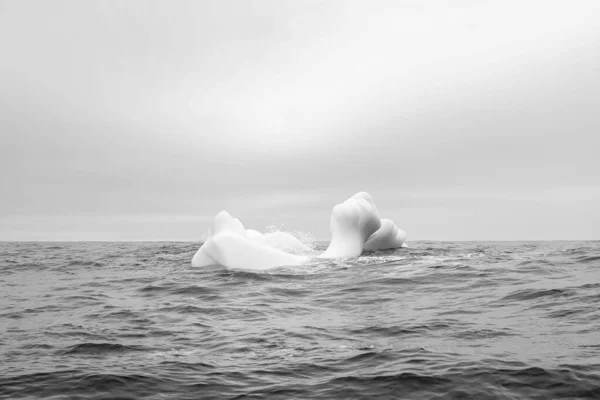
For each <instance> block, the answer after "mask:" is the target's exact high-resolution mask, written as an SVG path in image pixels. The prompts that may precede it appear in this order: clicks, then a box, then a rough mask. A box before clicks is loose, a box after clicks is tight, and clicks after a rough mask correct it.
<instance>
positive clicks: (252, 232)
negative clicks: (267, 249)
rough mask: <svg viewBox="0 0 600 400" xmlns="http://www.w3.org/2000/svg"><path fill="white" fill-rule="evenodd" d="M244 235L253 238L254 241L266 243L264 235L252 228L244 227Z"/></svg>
mask: <svg viewBox="0 0 600 400" xmlns="http://www.w3.org/2000/svg"><path fill="white" fill-rule="evenodd" d="M246 236H248V238H249V239H252V240H254V241H255V242H258V243H262V244H266V243H267V240H266V239H265V235H263V234H262V233H260V232H259V231H255V230H254V229H246Z"/></svg>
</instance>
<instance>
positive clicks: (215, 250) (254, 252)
mask: <svg viewBox="0 0 600 400" xmlns="http://www.w3.org/2000/svg"><path fill="white" fill-rule="evenodd" d="M329 225H330V230H331V242H330V243H329V247H328V248H327V250H326V251H325V252H324V253H323V254H322V255H321V256H320V257H323V258H350V257H358V256H360V255H361V253H362V252H363V250H364V249H369V250H379V249H390V248H397V247H406V243H405V241H406V233H405V232H404V231H402V230H400V229H398V228H397V227H396V225H395V224H394V222H393V221H392V220H389V219H383V220H382V219H381V218H380V217H379V212H378V211H377V207H375V203H374V202H373V199H372V198H371V196H370V195H369V194H368V193H366V192H360V193H357V194H355V195H354V196H352V197H351V198H349V199H348V200H346V201H344V202H343V203H341V204H337V205H336V206H335V207H333V211H332V213H331V219H330V224H329ZM311 256H314V253H313V250H312V249H311V248H310V247H309V246H307V245H306V244H304V243H302V241H300V240H299V239H297V238H296V237H295V236H293V235H291V234H289V233H285V232H280V231H277V232H271V233H266V234H262V233H260V232H258V231H255V230H253V229H245V228H244V225H243V224H242V223H241V222H240V221H239V220H238V219H236V218H233V217H232V216H231V215H230V214H229V213H228V212H227V211H221V212H220V213H219V214H217V215H216V216H215V218H214V220H213V225H212V235H211V236H210V237H209V238H208V239H207V240H206V241H205V242H204V244H203V245H202V246H201V247H200V249H198V251H197V252H196V254H195V255H194V257H193V258H192V265H193V266H196V267H202V266H207V265H215V264H219V265H223V266H225V267H228V268H236V269H253V270H265V269H269V268H273V267H278V266H293V265H299V264H302V263H304V262H306V261H307V260H308V259H309V257H311Z"/></svg>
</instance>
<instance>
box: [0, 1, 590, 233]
mask: <svg viewBox="0 0 600 400" xmlns="http://www.w3.org/2000/svg"><path fill="white" fill-rule="evenodd" d="M599 71H600V1H598V0H589V1H585V0H581V1H580V0H572V1H564V0H561V1H553V0H540V1H535V0H519V1H507V0H488V1H484V0H478V1H475V0H473V1H469V0H460V1H459V0H453V1H450V0H448V1H442V0H440V1H434V0H431V1H425V0H414V1H408V0H406V1H400V0H391V1H371V0H369V1H367V0H363V1H351V0H343V1H342V0H337V1H336V0H330V1H309V0H296V1H283V0H272V1H267V0H265V1H245V0H244V1H242V0H237V1H233V0H214V1H167V0H164V1H134V0H127V1H106V0H102V1H81V0H72V1H59V0H53V1H44V0H40V1H28V0H9V1H6V0H4V1H3V0H0V135H1V136H0V137H1V143H0V181H1V183H2V190H1V197H0V199H1V200H0V204H1V208H0V240H199V239H201V238H202V236H203V235H204V234H205V232H206V231H207V229H208V228H209V226H210V220H211V218H212V216H213V215H215V214H216V213H217V212H219V211H221V210H222V209H226V210H228V211H229V212H230V213H232V214H233V215H234V216H236V217H238V218H240V219H241V220H242V222H243V223H244V224H245V225H246V227H249V228H254V229H258V230H263V229H264V228H265V226H268V225H276V226H278V227H282V228H283V229H285V230H289V231H294V230H301V231H303V232H309V233H311V234H312V235H313V236H314V237H316V238H317V239H320V240H327V239H328V238H329V233H328V229H329V213H330V211H331V208H332V207H333V205H334V204H336V203H339V202H341V201H343V200H345V199H346V198H348V197H349V196H351V195H352V194H354V193H355V192H358V191H368V192H369V193H370V194H371V195H372V196H373V198H374V199H375V202H376V204H377V206H378V208H379V211H380V213H381V215H382V217H386V218H392V219H394V220H395V221H396V223H397V225H398V226H399V227H400V228H402V229H404V230H406V231H407V232H408V234H409V240H410V239H413V240H419V239H432V240H518V239H524V240H532V239H600V206H599V205H600V152H599V149H600V72H599Z"/></svg>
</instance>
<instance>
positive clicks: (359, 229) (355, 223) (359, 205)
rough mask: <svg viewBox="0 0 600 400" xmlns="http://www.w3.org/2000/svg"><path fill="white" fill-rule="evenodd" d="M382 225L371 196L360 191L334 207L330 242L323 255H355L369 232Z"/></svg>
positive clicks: (338, 256) (329, 256)
mask: <svg viewBox="0 0 600 400" xmlns="http://www.w3.org/2000/svg"><path fill="white" fill-rule="evenodd" d="M380 226H381V219H380V218H379V212H378V211H377V208H376V207H375V203H374V202H373V199H372V198H371V196H370V195H369V194H368V193H366V192H360V193H357V194H355V195H354V196H352V197H350V198H349V199H348V200H346V201H344V202H343V203H341V204H337V205H336V206H335V207H333V211H332V213H331V220H330V223H329V229H330V230H331V242H330V243H329V247H328V248H327V250H325V252H324V253H323V254H322V255H321V257H324V258H341V257H358V256H360V254H361V253H362V251H363V246H364V244H365V242H366V241H367V239H368V238H369V236H371V235H372V234H373V233H374V232H375V231H377V230H378V229H379V227H380Z"/></svg>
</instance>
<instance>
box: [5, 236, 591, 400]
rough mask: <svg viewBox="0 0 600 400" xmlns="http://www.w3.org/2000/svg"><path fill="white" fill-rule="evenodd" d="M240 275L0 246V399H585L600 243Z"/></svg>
mask: <svg viewBox="0 0 600 400" xmlns="http://www.w3.org/2000/svg"><path fill="white" fill-rule="evenodd" d="M410 245H411V248H409V249H399V250H394V251H387V252H386V251H382V252H375V253H370V254H366V255H363V256H362V257H360V258H358V259H355V260H347V261H343V262H328V263H320V264H319V263H313V264H310V265H307V266H304V267H297V268H294V269H291V268H278V269H275V270H271V271H267V272H261V273H254V272H247V271H232V270H228V269H226V268H223V267H216V266H215V267H210V268H205V269H198V268H192V267H191V266H190V260H191V258H192V256H193V254H194V252H195V251H196V250H197V247H198V245H197V244H191V243H0V398H2V399H20V398H52V399H95V398H107V399H108V398H120V399H134V398H143V399H211V398H214V399H259V398H268V399H308V398H314V399H350V398H357V399H361V398H362V399H393V398H407V399H408V398H413V399H438V398H439V399H487V398H490V399H492V398H500V399H528V398H531V399H557V398H571V399H581V398H600V311H599V307H600V242H499V243H487V242H461V243H453V242H445V243H442V242H412V243H410Z"/></svg>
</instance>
